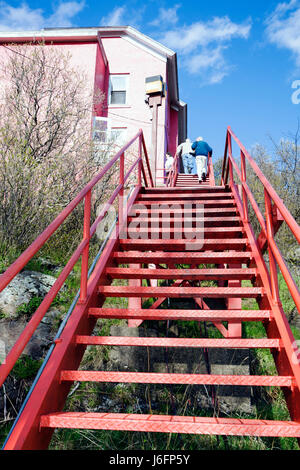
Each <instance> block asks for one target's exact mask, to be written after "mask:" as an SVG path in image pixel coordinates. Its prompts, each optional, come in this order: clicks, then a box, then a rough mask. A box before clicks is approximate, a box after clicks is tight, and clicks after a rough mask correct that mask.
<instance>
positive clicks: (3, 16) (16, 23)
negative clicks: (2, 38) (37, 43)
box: [0, 1, 85, 31]
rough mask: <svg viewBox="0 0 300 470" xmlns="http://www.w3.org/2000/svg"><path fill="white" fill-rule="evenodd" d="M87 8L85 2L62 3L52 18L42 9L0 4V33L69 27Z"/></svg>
mask: <svg viewBox="0 0 300 470" xmlns="http://www.w3.org/2000/svg"><path fill="white" fill-rule="evenodd" d="M84 6H85V2H84V1H81V2H76V1H70V2H61V3H60V4H59V5H58V7H57V9H56V10H55V11H54V12H53V13H52V15H50V16H48V17H47V16H46V15H45V14H44V12H43V10H42V9H41V8H36V9H31V8H30V7H29V6H28V5H27V4H26V3H22V4H21V5H20V6H17V7H13V6H11V5H9V4H8V3H6V2H0V31H20V30H38V29H41V28H45V27H54V26H55V27H69V26H72V25H73V22H72V19H73V17H74V16H75V15H77V13H79V12H80V11H81V10H82V9H83V8H84Z"/></svg>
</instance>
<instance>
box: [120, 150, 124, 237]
mask: <svg viewBox="0 0 300 470" xmlns="http://www.w3.org/2000/svg"><path fill="white" fill-rule="evenodd" d="M124 171H125V155H124V153H122V155H121V156H120V177H119V182H120V185H121V189H120V192H119V233H120V238H122V234H121V230H122V227H123V224H124V176H125V175H124Z"/></svg>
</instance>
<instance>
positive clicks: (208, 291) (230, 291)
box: [98, 286, 264, 298]
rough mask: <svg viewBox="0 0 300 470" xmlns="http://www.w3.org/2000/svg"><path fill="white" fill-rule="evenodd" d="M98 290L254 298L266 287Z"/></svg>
mask: <svg viewBox="0 0 300 470" xmlns="http://www.w3.org/2000/svg"><path fill="white" fill-rule="evenodd" d="M98 292H99V293H100V294H104V295H105V296H112V297H127V296H130V297H167V298H171V297H172V298H174V297H175V298H176V297H181V298H190V297H205V298H223V297H230V298H240V297H242V298H252V297H258V296H259V295H263V294H264V289H263V288H262V287H164V286H160V287H144V286H142V287H137V286H99V287H98Z"/></svg>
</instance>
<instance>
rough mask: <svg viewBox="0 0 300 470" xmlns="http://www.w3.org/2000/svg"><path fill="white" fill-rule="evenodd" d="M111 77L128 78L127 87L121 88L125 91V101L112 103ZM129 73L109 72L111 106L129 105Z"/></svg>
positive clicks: (109, 100) (122, 106) (109, 104)
mask: <svg viewBox="0 0 300 470" xmlns="http://www.w3.org/2000/svg"><path fill="white" fill-rule="evenodd" d="M111 77H124V78H125V79H126V89H125V90H120V91H125V103H111ZM129 77H130V74H129V73H111V74H109V85H108V106H109V108H110V107H111V108H124V107H129V99H128V98H129Z"/></svg>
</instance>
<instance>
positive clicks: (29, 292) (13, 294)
mask: <svg viewBox="0 0 300 470" xmlns="http://www.w3.org/2000/svg"><path fill="white" fill-rule="evenodd" d="M55 281H56V278H55V277H54V276H50V275H48V274H42V273H39V272H35V271H22V272H20V273H19V274H18V275H17V276H16V277H15V278H14V279H13V280H12V281H11V282H10V284H9V285H8V286H7V287H6V288H5V289H4V290H3V291H2V292H1V293H0V314H2V316H4V317H8V318H16V317H17V316H18V313H17V310H18V307H20V305H23V304H28V302H29V301H30V300H31V299H32V298H33V297H41V298H43V297H44V296H45V295H46V294H47V293H48V292H49V290H50V289H51V287H52V286H53V284H54V282H55Z"/></svg>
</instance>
